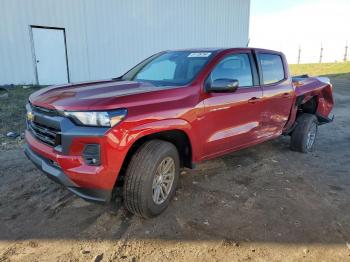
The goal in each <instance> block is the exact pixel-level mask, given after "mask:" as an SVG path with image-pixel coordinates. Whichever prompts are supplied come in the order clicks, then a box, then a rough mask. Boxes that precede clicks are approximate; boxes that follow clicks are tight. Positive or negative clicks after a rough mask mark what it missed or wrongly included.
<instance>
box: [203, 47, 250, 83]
mask: <svg viewBox="0 0 350 262" xmlns="http://www.w3.org/2000/svg"><path fill="white" fill-rule="evenodd" d="M210 79H211V81H214V80H216V79H236V80H238V82H239V86H240V87H248V86H253V76H252V69H251V66H250V61H249V56H248V54H235V55H228V56H226V57H225V58H224V59H223V60H221V61H220V62H219V63H218V64H217V65H216V66H215V68H214V69H213V71H212V72H211V74H210Z"/></svg>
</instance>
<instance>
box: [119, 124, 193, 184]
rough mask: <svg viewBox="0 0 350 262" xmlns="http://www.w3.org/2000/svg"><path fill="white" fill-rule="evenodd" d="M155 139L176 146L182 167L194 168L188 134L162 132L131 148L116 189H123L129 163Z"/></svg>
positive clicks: (144, 139)
mask: <svg viewBox="0 0 350 262" xmlns="http://www.w3.org/2000/svg"><path fill="white" fill-rule="evenodd" d="M153 139H159V140H164V141H168V142H170V143H172V144H173V145H175V146H176V148H177V150H178V152H179V157H180V166H181V167H188V168H192V148H191V143H190V140H189V138H188V136H187V134H186V133H185V132H184V131H181V130H170V131H162V132H158V133H154V134H150V135H147V136H144V137H141V138H139V139H138V140H136V141H135V142H134V144H133V145H132V146H131V147H130V149H129V151H128V153H127V155H126V157H125V159H124V162H123V164H122V167H121V169H120V173H119V175H118V178H117V181H116V183H115V188H116V189H118V188H121V187H122V186H123V183H124V175H125V172H126V169H127V167H128V165H129V162H130V160H131V158H132V156H133V155H134V153H135V152H136V150H138V149H139V148H140V147H141V146H142V145H143V144H144V143H145V142H147V141H150V140H153Z"/></svg>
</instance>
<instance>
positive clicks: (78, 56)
mask: <svg viewBox="0 0 350 262" xmlns="http://www.w3.org/2000/svg"><path fill="white" fill-rule="evenodd" d="M249 9H250V1H249V0H215V1H213V0H143V1H142V0H74V1H73V0H59V1H58V0H1V1H0V84H10V83H16V84H17V83H35V81H36V80H35V68H34V63H33V55H32V52H33V51H32V43H31V38H30V25H36V26H47V27H63V28H65V30H66V41H67V51H68V63H69V74H70V80H71V82H76V81H83V80H92V79H103V78H110V77H114V76H118V75H119V74H121V73H123V72H125V71H126V70H127V69H129V68H130V67H131V66H133V65H134V64H135V63H137V62H139V61H140V60H142V59H144V58H146V57H147V56H149V55H151V54H153V53H155V52H158V51H161V50H166V49H179V48H191V47H226V46H227V47H235V46H245V45H246V43H247V41H248V30H249Z"/></svg>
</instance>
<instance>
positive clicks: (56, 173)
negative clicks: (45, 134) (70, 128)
mask: <svg viewBox="0 0 350 262" xmlns="http://www.w3.org/2000/svg"><path fill="white" fill-rule="evenodd" d="M24 153H25V155H26V156H27V157H28V159H29V160H31V161H32V162H33V163H34V164H35V165H36V166H37V167H38V168H39V169H40V170H41V171H43V172H44V173H45V174H46V175H47V177H48V178H50V179H51V180H53V181H55V182H56V183H59V184H61V185H63V186H65V187H66V188H67V189H68V190H69V191H71V192H73V193H74V194H76V195H78V196H79V197H81V198H83V199H85V200H88V201H94V202H108V201H110V199H111V195H112V190H108V189H95V188H83V187H81V186H79V185H78V184H76V183H75V182H74V181H72V180H71V179H70V178H69V177H68V176H67V175H66V174H64V172H63V171H62V169H60V168H59V167H57V166H55V165H54V164H53V161H52V160H50V159H46V158H44V157H42V156H40V155H38V154H36V153H35V152H34V151H33V150H32V149H30V147H29V146H28V145H27V144H26V145H24Z"/></svg>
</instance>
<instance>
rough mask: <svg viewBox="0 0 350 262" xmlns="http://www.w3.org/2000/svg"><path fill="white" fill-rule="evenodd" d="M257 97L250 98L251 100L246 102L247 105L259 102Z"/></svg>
mask: <svg viewBox="0 0 350 262" xmlns="http://www.w3.org/2000/svg"><path fill="white" fill-rule="evenodd" d="M259 99H260V98H259V97H255V96H254V97H252V98H251V99H249V100H248V103H251V104H254V103H256V102H258V101H259Z"/></svg>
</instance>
